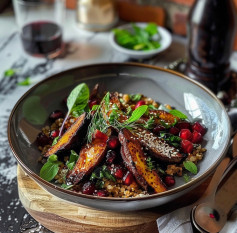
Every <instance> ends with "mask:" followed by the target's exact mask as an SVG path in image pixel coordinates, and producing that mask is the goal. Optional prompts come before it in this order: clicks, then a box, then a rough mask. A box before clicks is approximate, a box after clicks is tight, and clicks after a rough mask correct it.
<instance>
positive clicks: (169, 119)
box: [149, 110, 180, 124]
mask: <svg viewBox="0 0 237 233" xmlns="http://www.w3.org/2000/svg"><path fill="white" fill-rule="evenodd" d="M149 113H150V115H151V116H154V118H155V122H156V123H159V120H163V121H164V122H166V123H168V124H175V123H176V122H178V121H180V118H179V117H177V116H174V115H172V114H170V113H168V112H166V111H164V110H150V112H149Z"/></svg>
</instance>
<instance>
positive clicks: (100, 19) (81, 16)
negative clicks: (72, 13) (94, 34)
mask: <svg viewBox="0 0 237 233" xmlns="http://www.w3.org/2000/svg"><path fill="white" fill-rule="evenodd" d="M117 21H118V14H117V9H116V1H115V0H77V22H78V25H79V27H80V28H82V29H86V30H89V31H106V30H108V29H110V28H112V27H113V26H114V25H115V24H116V23H117Z"/></svg>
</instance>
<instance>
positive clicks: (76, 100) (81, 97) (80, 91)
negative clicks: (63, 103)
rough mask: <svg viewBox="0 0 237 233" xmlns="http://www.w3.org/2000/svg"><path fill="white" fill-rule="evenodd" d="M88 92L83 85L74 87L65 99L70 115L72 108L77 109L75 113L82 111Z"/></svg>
mask: <svg viewBox="0 0 237 233" xmlns="http://www.w3.org/2000/svg"><path fill="white" fill-rule="evenodd" d="M89 95H90V91H89V88H88V86H87V85H86V84H85V83H81V84H79V85H78V86H76V87H75V88H74V89H73V90H72V91H71V93H70V95H69V96H68V98H67V107H68V112H69V113H70V112H71V111H72V110H73V108H74V109H75V107H77V111H79V110H83V109H84V108H85V107H86V105H87V103H88V99H89Z"/></svg>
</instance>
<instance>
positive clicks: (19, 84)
mask: <svg viewBox="0 0 237 233" xmlns="http://www.w3.org/2000/svg"><path fill="white" fill-rule="evenodd" d="M30 84H31V80H30V77H27V78H25V80H23V81H21V82H19V83H17V85H18V86H29V85H30Z"/></svg>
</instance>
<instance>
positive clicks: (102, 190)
mask: <svg viewBox="0 0 237 233" xmlns="http://www.w3.org/2000/svg"><path fill="white" fill-rule="evenodd" d="M96 195H97V196H98V197H107V196H108V195H109V194H108V192H107V191H106V190H104V189H101V190H98V191H97V192H96Z"/></svg>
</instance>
